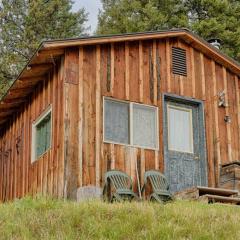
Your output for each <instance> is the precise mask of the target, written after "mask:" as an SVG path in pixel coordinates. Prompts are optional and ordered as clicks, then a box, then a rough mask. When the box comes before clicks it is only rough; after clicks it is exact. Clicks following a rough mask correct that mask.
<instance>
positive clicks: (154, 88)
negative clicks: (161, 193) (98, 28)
mask: <svg viewBox="0 0 240 240" xmlns="http://www.w3.org/2000/svg"><path fill="white" fill-rule="evenodd" d="M173 46H175V47H180V48H183V49H185V50H186V53H187V77H184V76H179V75H174V74H172V69H171V52H172V50H171V49H172V47H173ZM71 51H72V55H71V58H72V57H73V58H75V63H76V59H78V66H79V71H78V76H79V80H78V81H77V79H75V80H72V83H69V85H68V87H67V89H65V92H67V93H68V94H67V95H68V96H71V97H72V98H74V99H75V100H74V103H72V105H71V104H66V103H67V102H65V104H66V106H67V105H68V107H69V111H71V112H72V111H73V112H74V117H73V119H74V120H73V121H74V123H73V125H74V126H75V130H76V131H75V133H72V134H70V138H71V141H68V144H73V145H75V147H74V146H73V145H72V148H70V149H72V150H73V149H74V148H75V150H77V151H75V153H73V152H72V153H70V154H69V155H68V156H67V158H66V160H65V161H66V162H72V161H74V162H72V163H73V164H72V166H71V170H70V172H71V174H72V175H74V179H75V180H74V181H73V178H72V176H70V175H69V181H72V182H71V183H70V185H69V189H71V190H70V191H69V194H70V195H71V192H72V191H73V189H76V188H79V187H82V186H88V185H94V186H103V184H104V174H105V172H106V171H107V170H110V169H119V170H123V171H125V172H126V173H127V174H129V175H130V176H131V177H132V178H133V180H134V183H135V190H137V185H136V182H137V181H136V164H135V163H136V161H137V162H138V168H139V172H140V181H141V183H143V174H144V172H145V171H146V170H149V169H160V171H164V159H163V145H164V139H163V109H162V96H163V93H173V94H177V95H180V96H187V97H191V98H195V99H199V100H202V101H203V102H204V110H205V113H204V114H205V128H206V144H207V161H208V185H209V186H218V181H219V179H218V176H219V169H220V165H221V164H224V163H227V162H231V161H234V160H238V159H239V154H240V152H239V144H240V142H239V134H240V132H239V119H240V118H239V86H238V84H239V79H238V77H237V76H236V75H234V74H233V73H231V72H230V71H229V70H228V69H226V68H225V67H224V66H220V65H219V64H218V63H216V62H215V61H214V60H212V59H210V58H209V57H207V56H206V55H204V54H203V53H201V52H199V51H198V50H196V49H194V48H192V47H191V46H190V45H188V44H186V43H185V42H183V41H181V40H179V39H177V38H169V39H168V38H166V39H159V40H144V41H129V42H119V43H109V44H102V45H89V46H80V47H79V49H75V50H73V49H72V50H71ZM65 61H66V63H67V64H70V62H71V59H70V57H68V55H67V54H66V59H65ZM67 69H68V68H66V71H67ZM75 77H76V78H77V76H76V75H75ZM70 82H71V81H70ZM70 85H75V89H73V88H74V87H72V86H70ZM69 87H70V88H72V90H70V92H69ZM77 89H78V90H77ZM221 91H225V100H226V103H227V105H228V107H226V108H223V107H218V102H219V97H218V94H219V93H220V92H221ZM103 96H111V97H113V98H116V99H122V100H127V101H133V102H138V103H144V104H148V105H154V106H157V107H158V108H159V143H160V148H159V151H155V150H146V149H141V148H135V147H129V146H123V145H118V144H108V143H104V142H103ZM67 101H68V100H67ZM76 114H78V116H76ZM66 115H68V113H67V114H66ZM225 116H230V117H231V122H230V123H226V122H225V120H224V118H225ZM69 121H70V122H71V121H72V119H71V118H68V121H67V122H69ZM70 125H71V123H70ZM69 131H71V130H69ZM65 141H66V139H65ZM70 142H71V143H70ZM72 150H71V151H72ZM69 151H70V150H69ZM71 159H72V160H71Z"/></svg>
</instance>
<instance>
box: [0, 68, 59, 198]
mask: <svg viewBox="0 0 240 240" xmlns="http://www.w3.org/2000/svg"><path fill="white" fill-rule="evenodd" d="M59 69H60V63H59V64H56V65H55V67H54V69H53V71H52V72H51V73H49V75H48V76H46V78H45V80H44V81H41V82H40V84H38V86H37V87H36V89H35V91H34V92H33V93H32V94H31V95H30V96H29V99H28V102H26V103H25V104H24V105H23V106H22V109H21V111H20V112H19V113H17V114H15V115H14V116H13V118H12V119H11V121H9V122H8V124H7V125H6V126H5V129H4V130H3V131H2V132H1V134H0V201H6V200H12V199H14V198H20V197H22V196H24V195H33V194H36V193H43V194H51V195H54V196H59V197H61V196H63V184H64V182H63V179H64V178H63V172H64V165H63V159H64V158H63V151H62V150H63V107H62V106H63V91H62V89H63V72H62V71H60V70H59ZM49 104H52V121H53V135H52V147H51V149H50V150H49V151H48V152H46V153H45V154H44V155H43V156H42V157H41V158H40V159H38V160H37V161H35V162H34V163H31V137H32V136H31V134H32V133H31V132H32V122H33V121H34V120H35V119H36V118H37V117H38V116H39V115H40V114H41V113H42V112H43V111H44V110H45V109H46V108H47V107H48V106H49Z"/></svg>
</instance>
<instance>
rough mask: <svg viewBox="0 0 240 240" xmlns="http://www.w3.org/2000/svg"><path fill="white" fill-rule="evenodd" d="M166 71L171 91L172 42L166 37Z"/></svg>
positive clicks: (168, 87)
mask: <svg viewBox="0 0 240 240" xmlns="http://www.w3.org/2000/svg"><path fill="white" fill-rule="evenodd" d="M166 64H167V66H166V71H167V91H168V92H171V64H170V44H169V39H166Z"/></svg>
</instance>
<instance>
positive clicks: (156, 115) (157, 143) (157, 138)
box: [103, 96, 159, 151]
mask: <svg viewBox="0 0 240 240" xmlns="http://www.w3.org/2000/svg"><path fill="white" fill-rule="evenodd" d="M105 100H111V101H114V102H120V103H127V104H129V142H130V143H129V144H126V143H120V142H117V141H110V140H106V139H105ZM133 105H140V106H143V107H147V108H152V109H154V111H155V113H156V114H155V123H156V132H157V134H156V147H155V148H154V147H149V146H144V145H135V144H133ZM158 112H159V111H158V107H156V106H152V105H147V104H142V103H136V102H130V101H125V100H119V99H116V98H112V97H105V96H104V97H103V142H104V143H113V144H118V145H123V146H128V147H135V148H143V149H149V150H156V151H158V150H159V116H158Z"/></svg>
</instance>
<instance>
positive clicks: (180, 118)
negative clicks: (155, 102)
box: [168, 105, 193, 153]
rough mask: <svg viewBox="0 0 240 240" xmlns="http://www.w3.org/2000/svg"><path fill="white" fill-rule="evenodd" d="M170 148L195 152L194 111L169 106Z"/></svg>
mask: <svg viewBox="0 0 240 240" xmlns="http://www.w3.org/2000/svg"><path fill="white" fill-rule="evenodd" d="M168 138H169V150H174V151H179V152H189V153H192V152H193V129H192V111H191V109H187V108H180V107H175V106H170V105H169V106H168Z"/></svg>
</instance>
